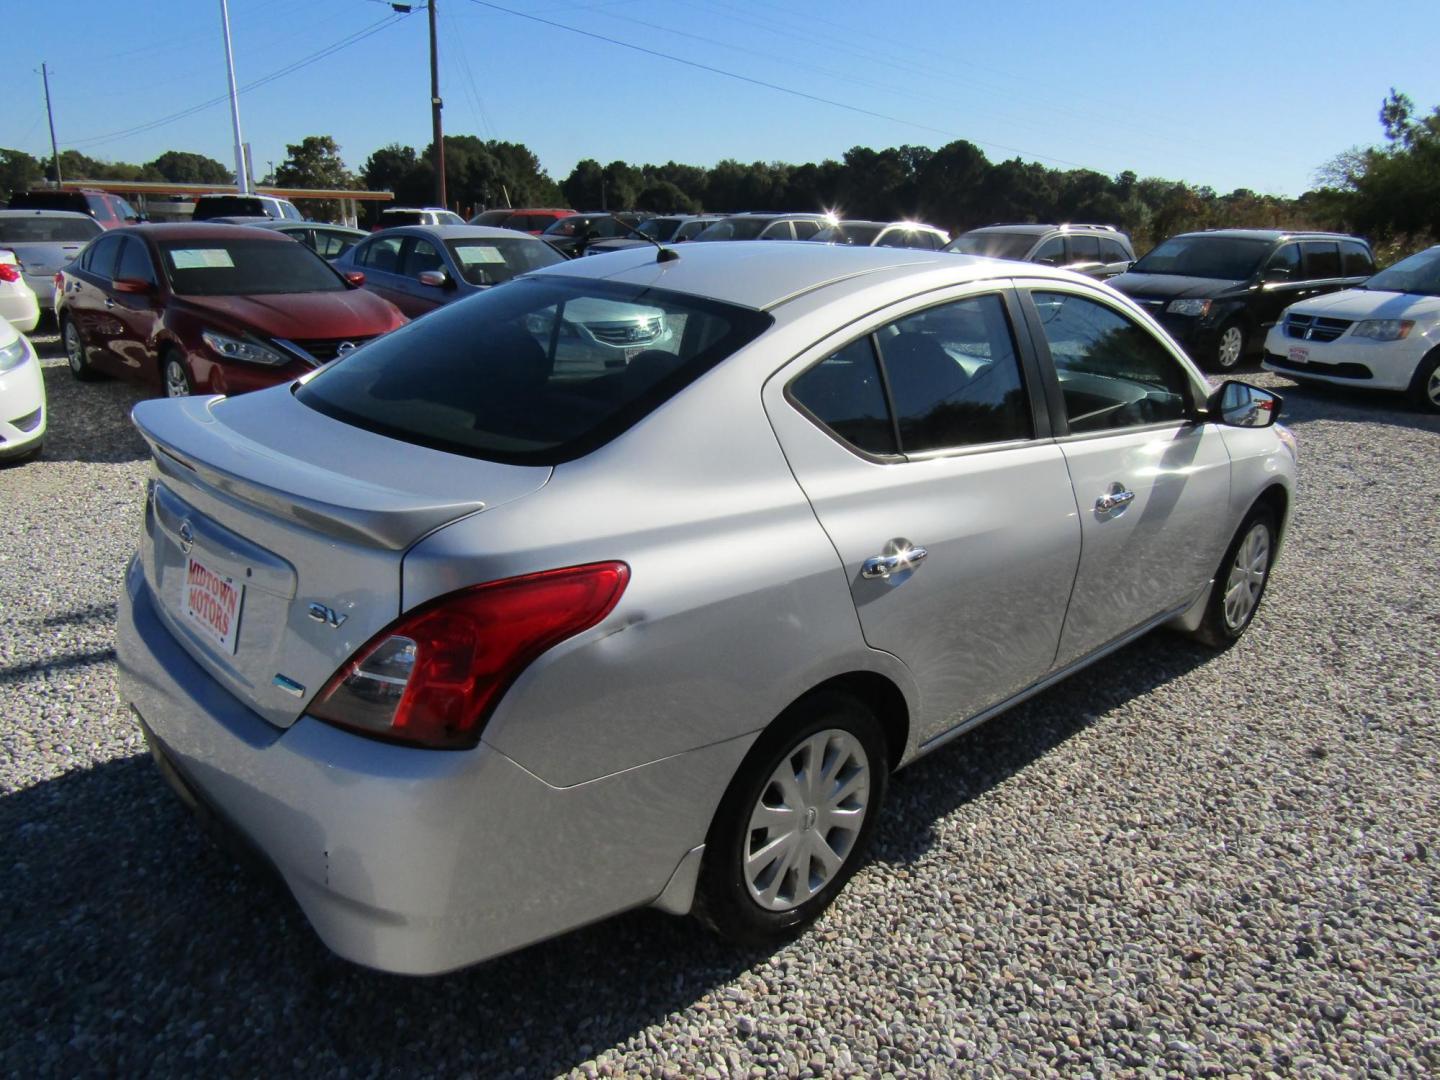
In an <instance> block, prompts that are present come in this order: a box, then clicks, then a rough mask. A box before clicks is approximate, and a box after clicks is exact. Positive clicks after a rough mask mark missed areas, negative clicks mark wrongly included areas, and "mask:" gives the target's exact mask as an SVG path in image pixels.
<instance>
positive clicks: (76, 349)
mask: <svg viewBox="0 0 1440 1080" xmlns="http://www.w3.org/2000/svg"><path fill="white" fill-rule="evenodd" d="M65 359H67V360H69V361H70V370H71V371H73V372H75V373H76V374H77V375H78V374H79V373H80V372H82V371H84V370H85V345H84V343H83V342H82V341H81V340H80V331H79V330H77V329H75V324H74V323H73V322H71V321H70V320H69V319H66V320H65Z"/></svg>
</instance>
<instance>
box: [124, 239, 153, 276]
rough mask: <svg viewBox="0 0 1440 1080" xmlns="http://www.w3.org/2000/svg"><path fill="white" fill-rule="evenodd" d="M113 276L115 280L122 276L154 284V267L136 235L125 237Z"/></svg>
mask: <svg viewBox="0 0 1440 1080" xmlns="http://www.w3.org/2000/svg"><path fill="white" fill-rule="evenodd" d="M115 278H116V280H117V281H118V280H120V279H122V278H123V279H128V280H130V281H146V282H149V283H150V284H151V285H154V284H155V267H154V265H153V264H152V263H151V262H150V253H149V252H148V251H146V250H145V245H144V243H142V242H141V241H140V240H139V239H137V238H136V237H133V236H127V237H125V246H124V247H123V248H121V249H120V264H119V265H118V266H117V267H116V268H115Z"/></svg>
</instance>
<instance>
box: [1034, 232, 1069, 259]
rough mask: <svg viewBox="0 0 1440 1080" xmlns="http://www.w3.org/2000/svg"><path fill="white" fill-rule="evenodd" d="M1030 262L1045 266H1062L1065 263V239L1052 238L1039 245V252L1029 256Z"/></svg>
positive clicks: (1060, 237)
mask: <svg viewBox="0 0 1440 1080" xmlns="http://www.w3.org/2000/svg"><path fill="white" fill-rule="evenodd" d="M1030 261H1031V262H1037V263H1044V264H1045V265H1046V266H1060V265H1062V264H1063V263H1064V262H1065V238H1064V237H1063V236H1052V237H1051V238H1050V239H1049V240H1046V241H1045V243H1043V244H1041V245H1040V250H1039V251H1037V252H1035V254H1034V255H1033V256H1031V259H1030Z"/></svg>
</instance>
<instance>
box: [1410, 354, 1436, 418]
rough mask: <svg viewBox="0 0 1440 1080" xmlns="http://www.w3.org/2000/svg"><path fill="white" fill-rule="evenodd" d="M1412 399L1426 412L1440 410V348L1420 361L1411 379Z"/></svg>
mask: <svg viewBox="0 0 1440 1080" xmlns="http://www.w3.org/2000/svg"><path fill="white" fill-rule="evenodd" d="M1410 400H1411V401H1413V402H1414V403H1415V404H1416V405H1417V406H1418V407H1419V408H1421V409H1423V410H1424V411H1425V412H1432V413H1433V412H1440V349H1436V350H1435V351H1434V352H1432V353H1430V355H1429V356H1427V357H1425V359H1424V360H1422V361H1420V366H1419V367H1418V368H1416V369H1415V377H1414V378H1413V379H1411V380H1410Z"/></svg>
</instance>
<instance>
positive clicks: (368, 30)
mask: <svg viewBox="0 0 1440 1080" xmlns="http://www.w3.org/2000/svg"><path fill="white" fill-rule="evenodd" d="M404 18H405V16H404V15H400V14H393V13H392V14H390V15H387V16H386V17H385V18H383V19H381V20H380V21H379V22H375V23H371V24H370V25H369V26H366V27H363V28H362V29H360V30H356V31H355V32H353V33H351V34H347V35H346V36H345V37H343V38H341V39H340V40H339V41H336V42H334V43H332V44H330V45H327V46H325V47H324V48H323V49H319V50H317V51H316V52H313V53H311V54H310V55H308V56H304V57H301V58H300V59H299V60H296V61H294V62H293V63H290V64H286V65H285V66H284V67H282V68H279V69H278V70H276V71H272V72H270V74H268V75H263V76H261V77H260V78H258V79H256V80H254V81H253V82H248V83H246V84H245V85H244V86H242V87H240V88H239V90H238V92H239V93H241V94H244V93H247V92H249V91H251V90H256V89H258V88H260V87H262V86H264V85H266V84H267V83H272V82H274V81H275V80H276V79H280V78H283V77H284V76H286V75H289V74H291V73H293V72H296V71H299V70H300V69H301V68H305V67H309V66H310V65H311V64H315V63H318V62H320V61H321V60H324V59H325V58H326V57H328V56H333V55H334V54H335V53H337V52H340V51H341V50H342V49H348V48H349V47H350V46H351V45H355V44H357V43H359V42H361V41H363V40H365V39H366V38H368V37H371V36H372V35H374V34H378V33H379V32H380V31H381V30H384V29H387V28H388V27H391V26H394V25H395V24H396V23H397V22H401V21H403V20H404ZM229 99H230V95H229V94H221V95H220V96H218V97H213V98H210V99H209V100H208V101H202V102H200V103H199V104H198V105H192V106H190V107H189V108H187V109H181V110H180V111H179V112H174V113H171V114H170V115H169V116H162V117H160V118H159V119H158V120H151V121H148V122H146V123H144V124H137V125H135V126H134V127H130V128H125V129H123V130H121V131H112V132H109V133H107V134H104V135H94V136H91V137H89V138H85V139H78V140H75V141H73V142H70V143H68V144H67V146H68V147H69V148H71V149H78V148H80V147H82V146H98V145H100V144H101V143H107V142H114V141H115V140H116V139H124V138H128V137H129V136H131V135H140V134H143V133H144V132H147V131H153V130H154V129H155V128H158V127H164V126H165V125H166V124H173V123H174V122H175V121H177V120H183V119H185V117H187V116H193V115H195V114H196V113H198V112H203V111H204V110H206V109H210V108H213V107H214V106H216V105H219V104H221V103H222V102H225V101H228V100H229Z"/></svg>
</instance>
